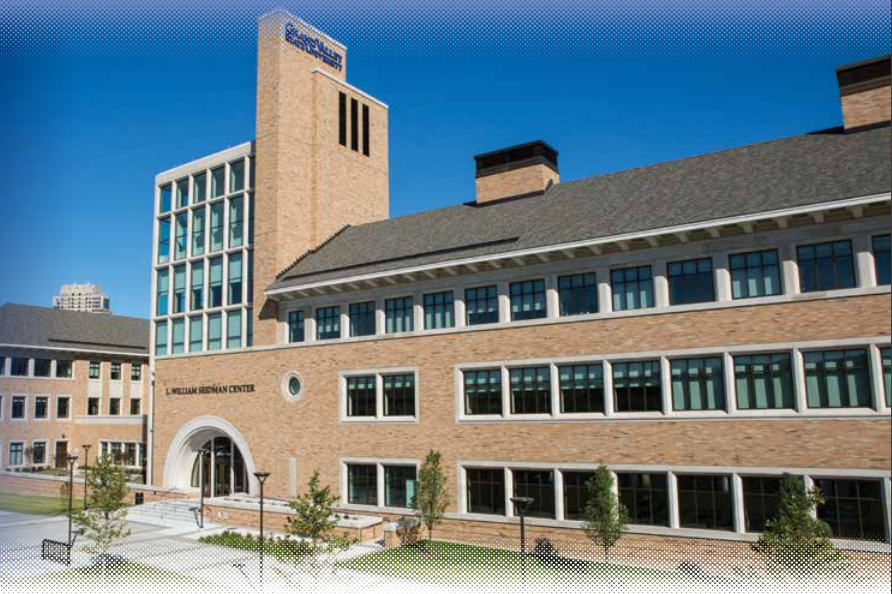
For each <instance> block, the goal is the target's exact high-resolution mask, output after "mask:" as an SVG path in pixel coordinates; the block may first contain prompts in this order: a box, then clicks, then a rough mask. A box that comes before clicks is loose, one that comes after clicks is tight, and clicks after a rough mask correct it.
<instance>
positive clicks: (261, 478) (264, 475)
mask: <svg viewBox="0 0 892 594" xmlns="http://www.w3.org/2000/svg"><path fill="white" fill-rule="evenodd" d="M254 478H256V479H257V482H258V483H260V588H261V589H263V552H264V548H265V542H264V537H263V485H264V484H265V483H266V479H268V478H269V473H268V472H255V473H254Z"/></svg>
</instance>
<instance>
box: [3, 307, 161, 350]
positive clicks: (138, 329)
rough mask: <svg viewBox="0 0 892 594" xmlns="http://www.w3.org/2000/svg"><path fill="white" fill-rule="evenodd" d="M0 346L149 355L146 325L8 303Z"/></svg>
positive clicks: (87, 314)
mask: <svg viewBox="0 0 892 594" xmlns="http://www.w3.org/2000/svg"><path fill="white" fill-rule="evenodd" d="M0 344H14V345H22V346H31V347H50V348H54V349H71V350H72V351H78V350H88V351H108V352H116V353H129V354H134V355H148V353H149V321H148V320H144V319H140V318H128V317H123V316H113V315H108V314H95V313H83V312H77V311H66V310H61V309H52V308H49V307H36V306H33V305H18V304H15V303H7V304H5V305H3V306H0Z"/></svg>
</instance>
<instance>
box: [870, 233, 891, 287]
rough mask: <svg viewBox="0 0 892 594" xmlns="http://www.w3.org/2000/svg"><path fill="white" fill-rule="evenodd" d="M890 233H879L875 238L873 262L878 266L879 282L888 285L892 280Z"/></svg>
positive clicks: (877, 275)
mask: <svg viewBox="0 0 892 594" xmlns="http://www.w3.org/2000/svg"><path fill="white" fill-rule="evenodd" d="M890 237H892V236H890V235H879V236H877V237H874V238H873V262H874V266H875V268H876V277H877V284H878V285H880V286H882V285H888V284H890V282H892V258H890V250H892V247H890V243H892V241H890Z"/></svg>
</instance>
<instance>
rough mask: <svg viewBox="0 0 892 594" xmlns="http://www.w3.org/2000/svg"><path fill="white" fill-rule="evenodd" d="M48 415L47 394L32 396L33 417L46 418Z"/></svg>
mask: <svg viewBox="0 0 892 594" xmlns="http://www.w3.org/2000/svg"><path fill="white" fill-rule="evenodd" d="M49 417H50V399H49V396H35V397H34V418H35V419H48V418H49Z"/></svg>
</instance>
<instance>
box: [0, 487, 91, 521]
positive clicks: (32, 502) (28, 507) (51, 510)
mask: <svg viewBox="0 0 892 594" xmlns="http://www.w3.org/2000/svg"><path fill="white" fill-rule="evenodd" d="M82 505H83V501H81V500H78V499H75V500H74V506H73V508H74V509H75V510H79V509H80V508H81V506H82ZM0 510H4V511H10V512H18V513H20V514H39V515H50V516H53V515H58V514H65V513H68V499H67V498H64V497H40V496H37V495H17V494H15V493H0Z"/></svg>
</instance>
